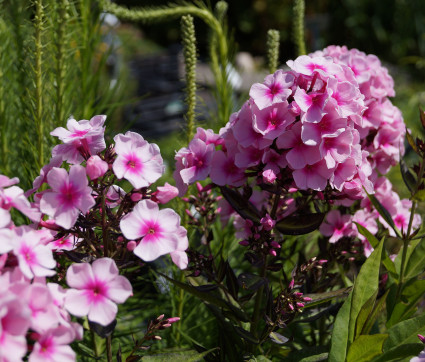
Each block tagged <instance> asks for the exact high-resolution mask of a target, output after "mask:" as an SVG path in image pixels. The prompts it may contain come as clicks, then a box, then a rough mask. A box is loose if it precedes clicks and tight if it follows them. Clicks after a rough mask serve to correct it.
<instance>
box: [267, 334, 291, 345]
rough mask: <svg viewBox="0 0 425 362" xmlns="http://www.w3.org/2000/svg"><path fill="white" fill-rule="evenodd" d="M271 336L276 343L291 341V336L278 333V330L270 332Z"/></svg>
mask: <svg viewBox="0 0 425 362" xmlns="http://www.w3.org/2000/svg"><path fill="white" fill-rule="evenodd" d="M269 337H270V339H271V341H272V342H274V343H276V344H285V343H286V342H288V341H289V338H286V337H285V336H282V335H281V334H279V333H276V332H271V333H270V334H269Z"/></svg>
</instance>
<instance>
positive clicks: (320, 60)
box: [286, 55, 342, 79]
mask: <svg viewBox="0 0 425 362" xmlns="http://www.w3.org/2000/svg"><path fill="white" fill-rule="evenodd" d="M286 64H287V65H288V67H289V68H291V69H292V70H294V71H295V72H297V73H300V74H304V75H313V74H314V73H315V72H317V73H319V74H320V76H321V77H323V78H324V79H327V78H329V77H330V76H332V75H335V74H337V73H340V72H342V68H341V66H340V65H337V64H335V63H334V62H333V61H332V58H330V57H326V58H325V57H315V58H312V57H310V56H308V55H301V56H299V57H298V58H297V59H295V60H288V61H287V62H286Z"/></svg>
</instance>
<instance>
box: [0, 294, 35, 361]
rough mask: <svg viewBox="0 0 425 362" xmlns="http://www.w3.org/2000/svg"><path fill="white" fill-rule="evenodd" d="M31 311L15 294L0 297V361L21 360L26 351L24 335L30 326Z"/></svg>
mask: <svg viewBox="0 0 425 362" xmlns="http://www.w3.org/2000/svg"><path fill="white" fill-rule="evenodd" d="M30 319H31V311H30V309H29V308H28V306H27V305H26V304H25V303H24V302H23V301H22V300H21V299H20V298H18V297H17V296H16V295H14V294H13V293H10V292H8V293H7V294H2V296H1V297H0V361H2V362H3V361H5V362H11V361H22V358H23V357H24V356H25V354H26V353H27V342H26V338H25V335H26V333H27V331H28V329H29V326H30Z"/></svg>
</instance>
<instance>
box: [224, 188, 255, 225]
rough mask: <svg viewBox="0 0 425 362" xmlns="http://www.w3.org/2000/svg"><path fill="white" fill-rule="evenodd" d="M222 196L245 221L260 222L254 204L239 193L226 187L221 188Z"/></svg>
mask: <svg viewBox="0 0 425 362" xmlns="http://www.w3.org/2000/svg"><path fill="white" fill-rule="evenodd" d="M220 190H221V194H222V195H223V197H224V198H225V199H226V201H227V202H228V203H229V204H230V206H232V208H233V209H234V210H235V211H236V212H237V213H238V214H239V215H240V216H242V217H243V218H244V219H249V220H252V221H253V222H255V223H257V224H258V223H259V222H260V214H259V212H258V210H257V209H256V208H255V206H254V205H253V204H251V203H250V202H249V201H248V200H246V199H245V198H244V197H243V196H242V195H241V194H240V193H239V192H237V191H235V190H232V189H230V188H228V187H226V186H220Z"/></svg>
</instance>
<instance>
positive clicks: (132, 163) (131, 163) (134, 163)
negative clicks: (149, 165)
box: [127, 160, 136, 168]
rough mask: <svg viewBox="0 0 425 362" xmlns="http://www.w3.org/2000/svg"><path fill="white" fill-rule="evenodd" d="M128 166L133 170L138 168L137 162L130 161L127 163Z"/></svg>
mask: <svg viewBox="0 0 425 362" xmlns="http://www.w3.org/2000/svg"><path fill="white" fill-rule="evenodd" d="M127 166H128V167H131V168H135V167H136V162H134V161H132V160H130V161H128V162H127Z"/></svg>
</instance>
